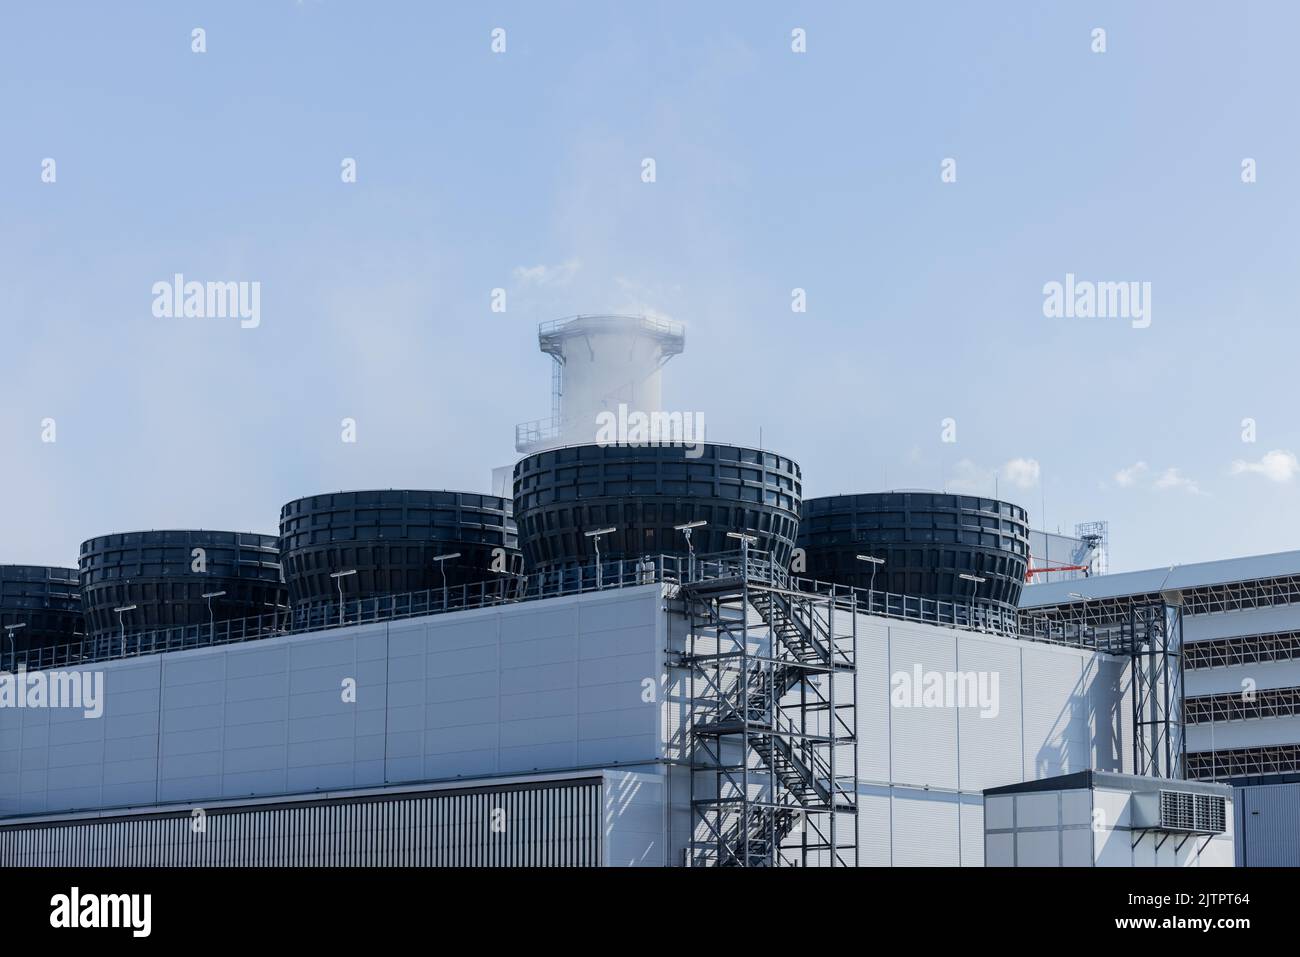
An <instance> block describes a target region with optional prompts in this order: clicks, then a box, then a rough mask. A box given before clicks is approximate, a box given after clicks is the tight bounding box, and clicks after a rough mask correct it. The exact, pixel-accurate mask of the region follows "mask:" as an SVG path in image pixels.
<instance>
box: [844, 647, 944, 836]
mask: <svg viewBox="0 0 1300 957" xmlns="http://www.w3.org/2000/svg"><path fill="white" fill-rule="evenodd" d="M889 632H890V640H889V672H890V682H891V707H890V712H889V721H890V729H891V757H890V766H891V768H892V770H893V776H892V777H893V781H894V783H895V784H906V785H916V786H922V787H932V788H949V789H956V788H957V784H958V782H957V712H956V709H955V708H951V707H943V706H942V704H940V706H937V707H934V706H930V705H929V704H928V703H927V702H926V700H925V699H924V698H923V696H922V693H923V687H922V686H923V683H924V682H925V681H926V680H927V674H928V673H938V674H939V675H944V674H946V673H949V672H954V671H955V670H956V667H957V653H956V638H955V636H954V634H953V633H952V632H947V631H944V630H941V629H931V630H922V629H919V628H915V627H903V626H900V625H895V626H892V627H891V628H890V630H889ZM918 677H919V678H920V681H918ZM904 686H906V687H907V688H908V690H909V692H910V693H909V695H908V696H907V700H906V702H905V703H904V704H901V705H900V704H899V703H898V701H899V700H900V699H901V698H902V696H897V697H896V696H895V689H898V688H902V687H904ZM860 724H861V722H859V725H860ZM954 850H955V845H954ZM954 856H955V854H954Z"/></svg>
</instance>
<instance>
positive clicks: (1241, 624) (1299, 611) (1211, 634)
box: [1183, 605, 1300, 641]
mask: <svg viewBox="0 0 1300 957" xmlns="http://www.w3.org/2000/svg"><path fill="white" fill-rule="evenodd" d="M1297 629H1300V605H1274V606H1272V607H1271V608H1244V609H1242V610H1241V611H1224V612H1215V613H1214V614H1210V615H1184V616H1183V640H1184V641H1206V640H1207V639H1210V638H1230V637H1232V636H1234V635H1262V634H1265V633H1267V632H1270V631H1294V630H1297Z"/></svg>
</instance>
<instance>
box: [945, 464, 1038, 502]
mask: <svg viewBox="0 0 1300 957" xmlns="http://www.w3.org/2000/svg"><path fill="white" fill-rule="evenodd" d="M1040 471H1041V469H1040V467H1039V465H1038V460H1037V459H1027V458H1014V459H1011V460H1010V461H1009V462H1005V463H1003V465H1002V467H1001V468H999V469H996V470H995V469H990V468H985V467H984V466H982V465H979V464H977V463H975V462H972V461H971V460H970V459H962V460H961V461H959V462H957V463H956V464H955V465H954V466H953V467H952V474H951V475H950V476H948V478H947V480H946V481H945V482H944V486H945V487H946V488H947V490H948V491H950V492H964V493H967V494H971V495H992V494H994V490H995V489H997V488H998V480H999V479H1003V480H1005V481H1007V482H1009V483H1010V484H1012V485H1014V486H1015V487H1016V488H1021V489H1027V488H1033V487H1034V486H1035V485H1037V484H1038V476H1039V473H1040Z"/></svg>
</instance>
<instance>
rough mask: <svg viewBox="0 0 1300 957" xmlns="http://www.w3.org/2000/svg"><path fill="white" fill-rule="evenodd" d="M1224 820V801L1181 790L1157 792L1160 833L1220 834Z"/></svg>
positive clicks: (1209, 795)
mask: <svg viewBox="0 0 1300 957" xmlns="http://www.w3.org/2000/svg"><path fill="white" fill-rule="evenodd" d="M1226 818H1227V799H1226V798H1222V797H1216V796H1215V795H1212V794H1187V793H1185V792H1183V791H1161V792H1160V828H1161V830H1165V831H1187V832H1190V833H1193V834H1222V833H1223V832H1224V826H1225V821H1226Z"/></svg>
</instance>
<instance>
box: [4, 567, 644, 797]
mask: <svg viewBox="0 0 1300 957" xmlns="http://www.w3.org/2000/svg"><path fill="white" fill-rule="evenodd" d="M662 618H663V612H662V610H661V605H660V587H659V586H657V585H650V586H643V587H638V588H630V589H625V590H620V591H613V592H606V593H603V594H599V595H586V596H577V597H571V598H557V599H551V600H548V601H545V602H538V603H536V604H533V603H522V604H517V605H510V606H506V607H504V608H498V609H481V610H474V611H466V612H457V613H453V614H451V615H447V616H431V617H429V618H425V619H415V620H411V621H403V622H394V623H391V625H390V624H377V625H365V626H353V627H348V628H341V629H337V630H330V631H325V632H318V633H315V634H310V635H297V636H293V637H287V638H272V639H267V640H265V641H257V642H248V643H246V644H236V645H225V646H220V647H215V648H205V649H195V650H191V651H186V652H177V653H172V654H168V655H162V656H154V657H150V658H142V659H131V660H126V661H116V662H105V663H103V664H102V665H101V666H99V667H102V669H103V672H104V697H105V699H106V700H105V701H104V714H103V716H102V717H101V718H98V719H88V718H85V717H83V716H82V715H81V712H80V711H77V712H75V713H74V712H71V711H68V712H58V711H52V710H51V709H9V708H5V709H0V815H14V814H32V813H50V812H58V811H65V810H75V809H88V808H101V807H117V806H124V805H139V804H151V803H168V802H180V801H202V800H216V799H220V798H226V797H231V798H238V797H243V796H249V795H256V796H269V795H277V794H297V793H301V792H311V791H316V790H321V791H325V790H339V789H346V788H353V787H369V786H377V785H382V784H385V783H397V782H418V781H427V780H437V779H445V778H453V777H457V776H463V777H467V778H468V777H473V776H476V775H485V774H498V773H502V772H509V771H515V770H522V771H532V770H534V769H562V768H568V767H574V766H588V765H592V766H594V765H601V764H612V763H615V762H617V763H620V764H622V763H634V762H638V761H652V760H655V759H657V758H659V757H661V756H662V755H663V751H664V747H663V740H662V736H661V735H662V724H661V717H660V711H659V708H660V705H659V704H658V703H657V702H655V701H653V700H652V701H644V700H642V691H643V686H642V681H643V680H644V679H645V678H651V679H657V678H658V677H660V676H661V675H662V674H663V670H664V644H663V640H662V639H661V638H660V634H661V631H662V624H661V619H662ZM347 679H351V680H352V681H355V683H356V695H355V701H353V700H346V701H345V700H344V694H343V690H344V681H345V680H347Z"/></svg>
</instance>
